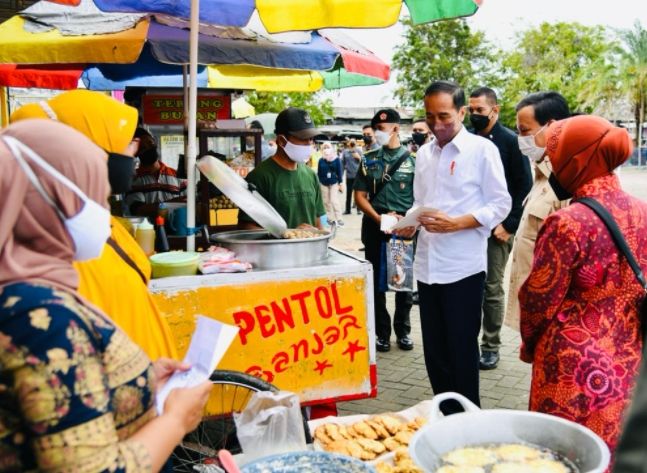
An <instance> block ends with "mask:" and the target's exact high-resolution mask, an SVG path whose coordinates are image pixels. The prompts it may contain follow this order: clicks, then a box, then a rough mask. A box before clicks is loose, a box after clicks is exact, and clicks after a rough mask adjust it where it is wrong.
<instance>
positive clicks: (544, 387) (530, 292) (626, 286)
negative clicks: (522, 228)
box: [519, 175, 647, 452]
mask: <svg viewBox="0 0 647 473" xmlns="http://www.w3.org/2000/svg"><path fill="white" fill-rule="evenodd" d="M581 197H593V198H595V199H596V200H598V202H600V203H601V204H602V205H604V206H605V207H606V209H607V210H608V211H609V212H610V213H611V214H612V215H613V217H614V218H615V220H616V221H617V223H618V226H619V227H620V229H621V230H622V232H623V234H624V236H625V238H626V239H627V242H628V244H629V247H630V248H631V249H632V251H633V252H634V254H635V255H637V258H638V260H639V261H641V265H642V267H643V269H647V231H646V229H647V204H645V203H644V202H641V201H639V200H637V199H634V198H633V197H630V196H628V195H627V194H626V193H624V192H623V191H622V190H621V189H620V184H619V181H618V178H617V177H616V176H615V175H606V176H603V177H600V178H597V179H594V180H593V181H591V182H589V183H587V184H585V185H583V186H582V187H580V188H579V189H578V190H577V192H576V195H575V198H576V199H577V198H581ZM643 295H644V292H643V290H642V288H641V287H640V284H639V283H638V282H637V278H636V276H635V275H634V273H633V271H632V270H631V268H630V266H629V264H628V263H627V261H626V259H625V257H624V256H623V255H621V254H620V253H619V250H618V249H617V247H616V245H615V243H614V242H613V240H612V239H611V235H610V233H609V232H608V230H607V229H606V226H605V225H604V223H603V222H602V221H601V220H600V218H599V217H598V216H597V215H596V214H595V213H593V211H592V210H590V209H589V208H588V207H585V206H584V205H582V204H571V205H570V206H569V207H567V208H565V209H562V210H559V211H558V212H556V213H554V214H552V215H550V216H549V217H548V218H547V219H546V221H545V223H544V226H543V227H542V229H541V231H540V233H539V236H538V239H537V246H536V249H535V256H534V262H533V268H532V271H531V273H530V276H529V277H528V279H527V280H526V282H525V284H524V285H523V286H522V288H521V290H520V292H519V302H520V304H521V336H522V341H523V343H522V347H521V358H522V360H524V361H527V362H531V363H532V364H533V367H532V384H531V388H530V410H532V411H539V412H545V413H548V414H554V415H557V416H560V417H563V418H566V419H570V420H572V421H575V422H577V423H579V424H582V425H585V426H586V427H589V428H590V429H591V430H593V431H594V432H596V433H597V434H598V435H599V436H600V437H602V439H604V441H605V442H606V443H607V444H608V446H609V448H610V449H611V451H612V452H613V451H614V449H615V447H616V444H617V441H618V436H619V434H620V432H621V429H622V418H623V414H624V411H625V409H626V408H627V406H628V404H629V401H630V398H631V392H632V389H633V386H634V378H635V376H636V374H637V372H638V368H639V362H640V359H641V347H642V343H641V337H640V323H639V315H638V304H639V301H640V298H641V297H642V296H643Z"/></svg>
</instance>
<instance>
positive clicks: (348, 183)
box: [345, 177, 355, 214]
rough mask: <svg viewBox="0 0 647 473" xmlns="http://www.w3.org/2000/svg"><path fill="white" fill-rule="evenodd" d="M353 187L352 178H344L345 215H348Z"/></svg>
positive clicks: (353, 180)
mask: <svg viewBox="0 0 647 473" xmlns="http://www.w3.org/2000/svg"><path fill="white" fill-rule="evenodd" d="M354 185H355V178H354V177H347V178H346V210H345V212H346V213H348V214H349V213H350V203H351V200H353V186H354Z"/></svg>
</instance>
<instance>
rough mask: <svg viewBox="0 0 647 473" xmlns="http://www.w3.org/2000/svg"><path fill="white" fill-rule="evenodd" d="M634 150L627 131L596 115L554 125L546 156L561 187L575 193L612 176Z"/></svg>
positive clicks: (550, 130)
mask: <svg viewBox="0 0 647 473" xmlns="http://www.w3.org/2000/svg"><path fill="white" fill-rule="evenodd" d="M632 150H633V145H632V142H631V137H630V136H629V133H628V132H627V130H626V129H624V128H620V127H617V126H614V125H613V124H612V123H610V122H609V121H607V120H605V119H604V118H601V117H596V116H593V115H578V116H575V117H571V118H567V119H565V120H559V121H556V122H553V123H552V124H551V125H550V126H549V127H548V129H547V130H546V154H547V155H548V157H549V158H550V164H551V166H552V168H553V174H554V175H555V178H556V179H557V181H558V182H559V183H560V184H561V186H562V187H563V188H564V189H566V190H567V191H569V192H570V193H574V192H575V191H576V190H577V189H578V188H579V187H581V186H582V185H583V184H586V183H587V182H589V181H591V180H593V179H595V178H596V177H600V176H604V175H606V174H610V173H611V172H613V170H614V169H615V168H617V167H618V166H620V165H621V164H622V163H624V162H625V161H626V160H627V159H628V158H629V156H630V155H631V152H632Z"/></svg>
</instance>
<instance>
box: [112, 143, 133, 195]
mask: <svg viewBox="0 0 647 473" xmlns="http://www.w3.org/2000/svg"><path fill="white" fill-rule="evenodd" d="M134 175H135V158H132V157H130V156H126V155H124V154H119V153H108V181H110V187H111V188H112V193H113V194H125V193H126V192H128V191H129V190H130V188H131V187H132V185H133V176H134Z"/></svg>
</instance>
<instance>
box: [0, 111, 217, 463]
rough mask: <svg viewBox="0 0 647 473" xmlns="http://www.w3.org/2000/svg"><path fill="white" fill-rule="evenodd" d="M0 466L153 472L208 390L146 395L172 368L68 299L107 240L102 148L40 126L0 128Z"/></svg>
mask: <svg viewBox="0 0 647 473" xmlns="http://www.w3.org/2000/svg"><path fill="white" fill-rule="evenodd" d="M0 165H1V166H2V168H3V170H4V171H5V172H4V173H3V174H2V176H0V192H1V193H2V195H3V196H4V198H3V199H2V200H0V366H1V368H0V398H1V399H0V406H1V407H0V424H1V425H2V426H3V429H2V430H1V431H0V465H2V467H0V468H1V469H3V471H4V470H7V471H31V470H39V471H40V470H45V471H54V472H55V471H80V472H83V471H93V472H94V471H159V470H160V469H161V468H162V467H163V466H164V464H165V463H166V461H167V459H168V457H169V455H170V454H171V452H172V451H173V449H174V447H175V446H176V445H177V444H178V443H179V442H180V441H181V439H182V438H183V436H184V435H185V434H186V433H187V432H190V431H191V430H193V429H194V428H195V427H196V426H197V424H198V423H199V422H200V419H201V415H202V409H203V407H204V405H205V403H206V401H207V397H208V395H209V391H210V388H211V385H210V383H209V382H206V383H203V384H201V385H199V386H197V387H195V388H191V389H176V390H174V391H172V392H171V393H170V395H169V397H168V398H167V401H166V403H165V405H164V411H163V413H162V414H161V415H160V416H156V413H155V410H154V402H155V392H156V390H157V389H159V387H160V386H162V385H163V384H164V382H165V381H166V380H167V379H168V377H169V376H170V375H171V374H172V373H173V372H175V371H176V370H177V369H186V368H187V367H185V366H182V365H180V364H179V363H177V362H174V361H171V360H162V361H160V362H158V363H156V365H154V366H153V365H151V363H150V361H149V359H148V358H147V356H146V355H145V354H144V352H143V351H142V350H141V349H140V348H139V347H138V346H137V345H136V344H134V343H133V342H132V341H131V340H130V339H129V338H128V337H127V336H126V335H125V334H124V333H123V332H122V331H121V330H120V329H119V328H117V327H116V326H115V325H114V324H113V323H112V322H111V321H110V319H109V318H108V317H107V316H106V315H105V314H103V313H102V312H101V311H100V310H99V309H98V308H96V307H94V306H92V305H90V304H89V303H87V302H86V301H85V300H84V299H83V298H82V297H81V296H80V295H79V293H78V292H77V290H78V284H79V278H78V275H77V273H76V271H75V270H74V267H73V265H72V263H73V261H82V260H88V259H92V258H96V257H97V256H99V255H100V254H101V252H102V250H103V247H104V244H105V242H106V240H107V238H108V236H109V235H110V213H109V212H108V209H107V205H106V197H107V196H108V193H109V190H110V189H109V185H108V177H107V167H106V152H105V151H103V150H102V149H101V148H99V147H97V146H96V145H95V144H93V143H92V142H91V141H90V140H89V139H87V138H86V137H85V136H83V135H82V134H81V133H79V132H77V131H75V130H73V129H71V128H69V127H67V126H65V125H63V124H61V123H58V122H55V121H51V120H25V121H22V122H19V123H16V124H14V125H11V126H10V127H8V128H6V129H4V130H3V131H1V132H0Z"/></svg>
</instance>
